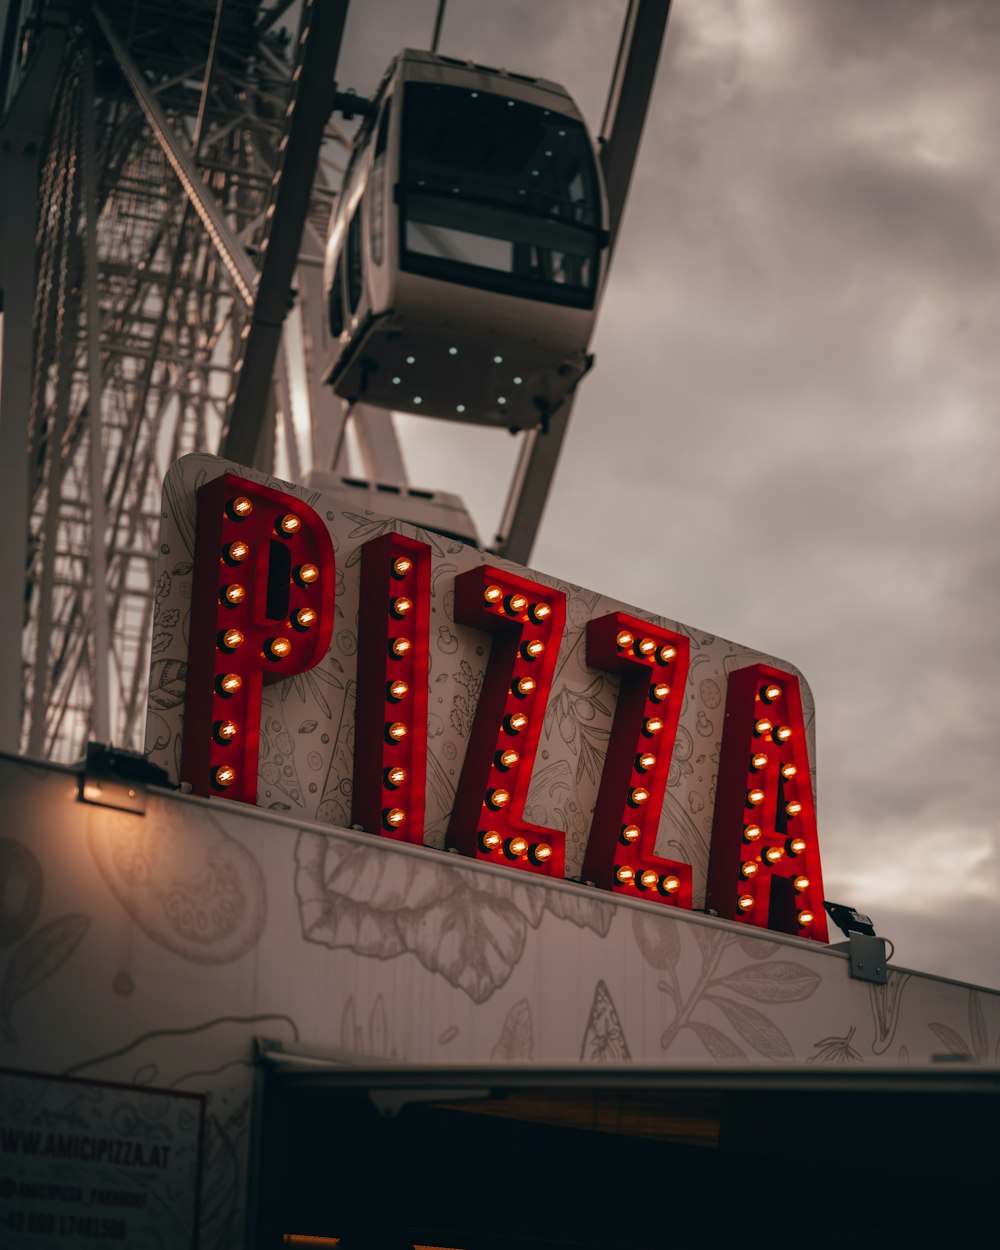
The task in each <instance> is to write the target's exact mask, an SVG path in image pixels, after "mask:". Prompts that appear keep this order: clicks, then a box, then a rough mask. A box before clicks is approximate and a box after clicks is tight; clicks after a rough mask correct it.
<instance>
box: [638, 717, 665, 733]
mask: <svg viewBox="0 0 1000 1250" xmlns="http://www.w3.org/2000/svg"><path fill="white" fill-rule="evenodd" d="M662 728H663V721H662V720H660V718H659V717H658V716H647V717H646V719H645V720H644V721H643V722H642V732H643V733H644V734H645V735H646V737H647V738H652V737H653V735H654V734H658V733H659V732H660V730H661V729H662Z"/></svg>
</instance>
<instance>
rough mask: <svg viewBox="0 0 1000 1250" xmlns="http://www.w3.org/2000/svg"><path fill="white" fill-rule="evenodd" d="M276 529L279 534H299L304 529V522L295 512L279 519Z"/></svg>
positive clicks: (287, 513)
mask: <svg viewBox="0 0 1000 1250" xmlns="http://www.w3.org/2000/svg"><path fill="white" fill-rule="evenodd" d="M274 528H275V529H276V530H277V531H278V533H279V534H297V533H298V532H299V530H300V529H301V528H302V522H301V521H300V520H299V518H298V517H297V516H296V515H295V513H294V512H286V513H285V515H284V516H283V517H280V518H279V520H278V524H277V525H276V526H275V527H274Z"/></svg>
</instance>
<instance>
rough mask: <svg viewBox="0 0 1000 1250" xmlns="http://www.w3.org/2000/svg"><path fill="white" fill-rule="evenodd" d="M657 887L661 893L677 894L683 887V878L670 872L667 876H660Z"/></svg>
mask: <svg viewBox="0 0 1000 1250" xmlns="http://www.w3.org/2000/svg"><path fill="white" fill-rule="evenodd" d="M657 888H658V889H659V891H660V893H661V894H676V893H677V891H678V890H679V889H680V888H681V879H680V877H675V876H674V874H673V873H672V872H668V873H667V875H666V876H665V877H661V878H660V880H659V883H658V885H657Z"/></svg>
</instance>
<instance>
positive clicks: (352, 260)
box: [347, 204, 363, 313]
mask: <svg viewBox="0 0 1000 1250" xmlns="http://www.w3.org/2000/svg"><path fill="white" fill-rule="evenodd" d="M362 207H363V204H359V205H358V206H357V208H356V209H355V210H354V216H353V217H352V218H351V224H350V225H349V226H348V227H347V302H348V304H349V306H350V309H351V312H352V313H356V312H357V311H358V305H359V304H360V303H361V281H362V279H361V220H362Z"/></svg>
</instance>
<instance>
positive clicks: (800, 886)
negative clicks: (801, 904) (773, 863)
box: [792, 877, 809, 894]
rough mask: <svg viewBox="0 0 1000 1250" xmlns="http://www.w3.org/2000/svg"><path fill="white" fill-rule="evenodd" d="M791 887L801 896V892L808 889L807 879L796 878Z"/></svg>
mask: <svg viewBox="0 0 1000 1250" xmlns="http://www.w3.org/2000/svg"><path fill="white" fill-rule="evenodd" d="M792 885H793V886H795V888H796V890H798V892H799V893H800V894H801V893H802V891H803V890H808V889H809V878H808V877H796V878H795V880H794V881H793V882H792Z"/></svg>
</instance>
